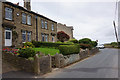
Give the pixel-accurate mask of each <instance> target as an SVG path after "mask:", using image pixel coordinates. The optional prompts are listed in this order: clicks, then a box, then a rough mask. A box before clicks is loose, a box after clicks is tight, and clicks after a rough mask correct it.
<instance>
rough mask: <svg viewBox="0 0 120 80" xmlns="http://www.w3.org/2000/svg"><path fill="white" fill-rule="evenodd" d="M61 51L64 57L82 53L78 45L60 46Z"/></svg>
mask: <svg viewBox="0 0 120 80" xmlns="http://www.w3.org/2000/svg"><path fill="white" fill-rule="evenodd" d="M59 51H60V53H62V54H63V55H70V54H77V53H79V51H80V48H79V47H78V45H60V46H59Z"/></svg>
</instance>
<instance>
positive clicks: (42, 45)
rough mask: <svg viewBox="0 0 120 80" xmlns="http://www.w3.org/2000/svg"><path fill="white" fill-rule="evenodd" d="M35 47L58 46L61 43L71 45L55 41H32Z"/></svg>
mask: <svg viewBox="0 0 120 80" xmlns="http://www.w3.org/2000/svg"><path fill="white" fill-rule="evenodd" d="M32 43H33V45H34V46H35V47H48V48H49V47H51V48H58V47H59V46H60V45H71V44H68V43H58V42H56V43H53V42H40V41H32Z"/></svg>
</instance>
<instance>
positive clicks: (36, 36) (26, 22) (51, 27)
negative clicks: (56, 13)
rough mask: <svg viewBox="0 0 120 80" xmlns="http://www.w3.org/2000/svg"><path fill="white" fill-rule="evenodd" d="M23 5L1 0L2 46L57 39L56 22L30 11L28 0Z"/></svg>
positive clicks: (18, 45)
mask: <svg viewBox="0 0 120 80" xmlns="http://www.w3.org/2000/svg"><path fill="white" fill-rule="evenodd" d="M25 1H26V0H24V7H22V6H19V4H13V3H11V2H2V16H1V17H2V23H1V25H0V27H1V28H2V47H10V46H15V47H20V46H21V45H22V43H24V42H31V41H32V40H35V41H45V42H56V41H57V22H55V21H53V20H51V19H49V18H47V17H45V16H43V15H40V14H37V13H35V12H33V11H31V8H30V1H29V2H25Z"/></svg>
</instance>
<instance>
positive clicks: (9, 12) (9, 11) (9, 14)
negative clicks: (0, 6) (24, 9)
mask: <svg viewBox="0 0 120 80" xmlns="http://www.w3.org/2000/svg"><path fill="white" fill-rule="evenodd" d="M12 12H13V11H12V9H11V8H8V7H6V8H5V19H8V20H12Z"/></svg>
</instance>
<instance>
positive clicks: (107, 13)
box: [7, 0, 116, 43]
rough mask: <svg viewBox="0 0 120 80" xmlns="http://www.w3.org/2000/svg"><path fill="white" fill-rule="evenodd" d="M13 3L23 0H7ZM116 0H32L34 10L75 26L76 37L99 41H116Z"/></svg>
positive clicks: (21, 2)
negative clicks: (114, 21)
mask: <svg viewBox="0 0 120 80" xmlns="http://www.w3.org/2000/svg"><path fill="white" fill-rule="evenodd" d="M7 1H11V2H13V3H17V2H20V5H21V6H23V1H22V0H7ZM115 1H116V0H61V1H59V0H32V3H31V4H32V10H33V11H35V12H38V13H39V14H41V15H44V16H46V17H48V18H50V19H52V20H54V21H57V22H58V23H62V24H66V25H67V26H73V27H74V34H73V35H74V37H75V38H76V39H78V40H79V39H81V38H86V37H87V38H91V39H92V40H98V41H99V43H108V42H113V41H116V38H115V35H114V28H113V25H112V21H113V19H114V14H115Z"/></svg>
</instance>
